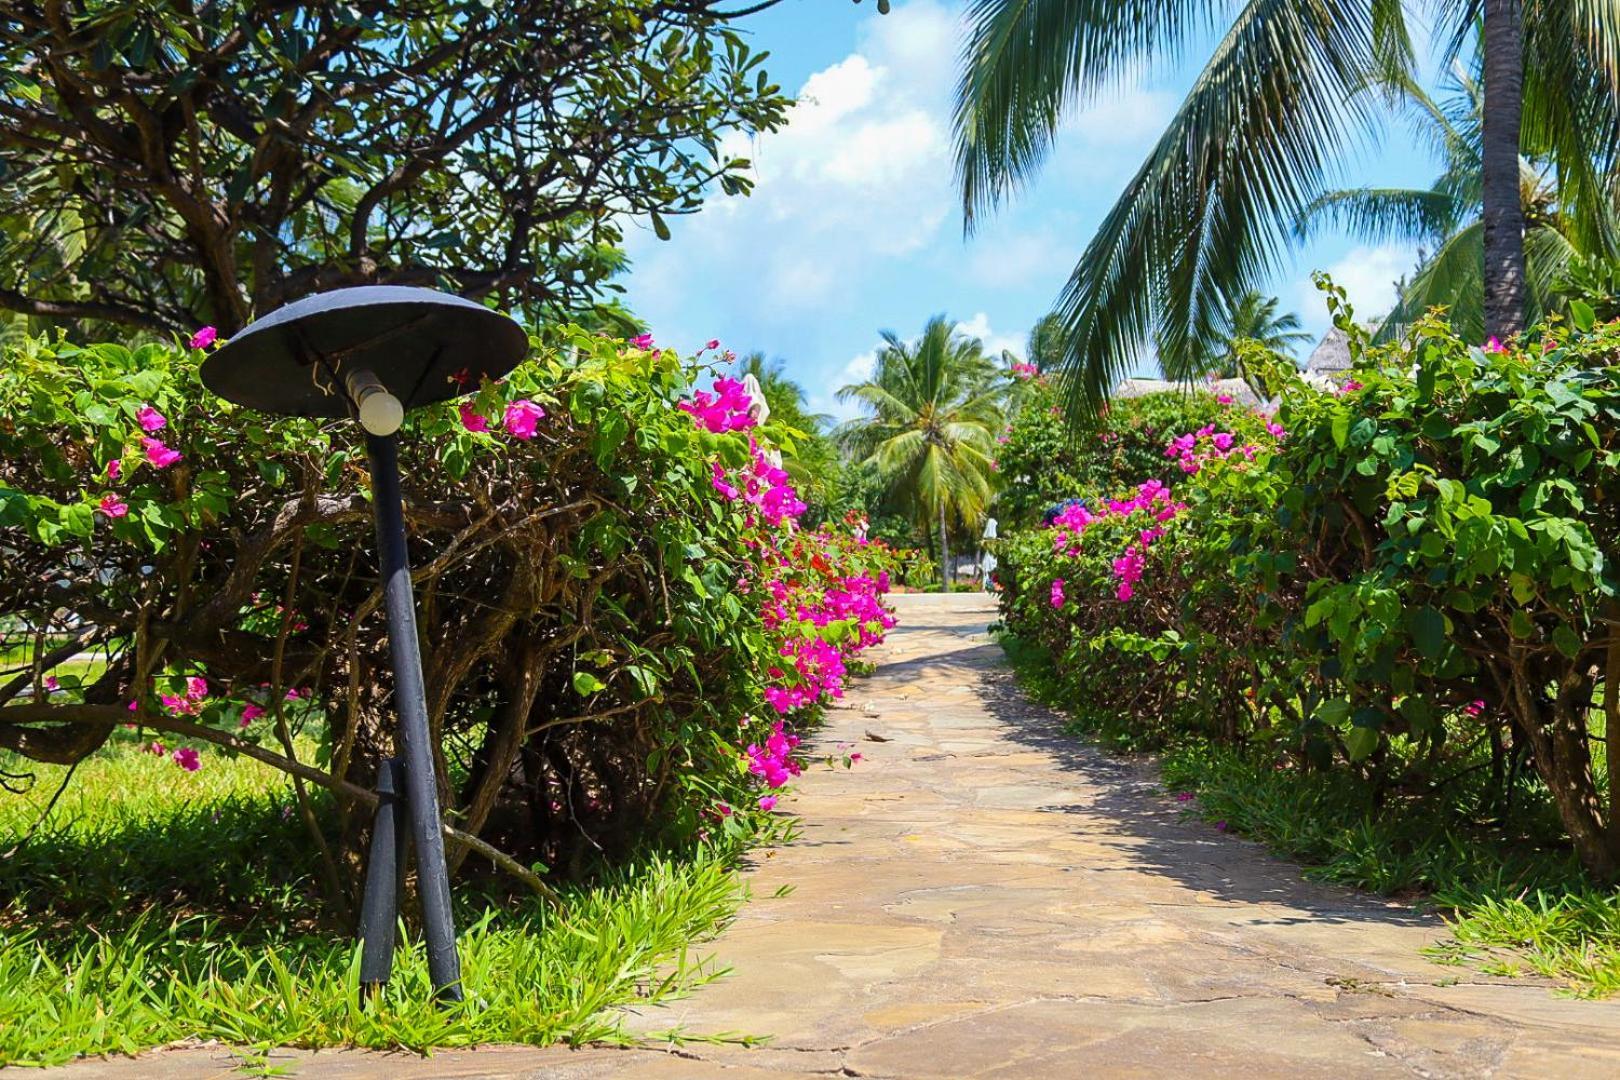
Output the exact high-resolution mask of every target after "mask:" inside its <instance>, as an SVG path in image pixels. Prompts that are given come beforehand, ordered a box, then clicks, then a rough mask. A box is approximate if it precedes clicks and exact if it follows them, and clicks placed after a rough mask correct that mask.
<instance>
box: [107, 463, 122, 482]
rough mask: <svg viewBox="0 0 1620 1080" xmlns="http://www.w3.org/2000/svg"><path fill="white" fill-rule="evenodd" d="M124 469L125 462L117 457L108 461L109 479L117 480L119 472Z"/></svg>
mask: <svg viewBox="0 0 1620 1080" xmlns="http://www.w3.org/2000/svg"><path fill="white" fill-rule="evenodd" d="M123 471H124V463H123V462H122V461H120V460H118V459H117V458H113V459H112V460H111V461H109V462H107V479H108V480H117V479H118V474H119V473H121V472H123Z"/></svg>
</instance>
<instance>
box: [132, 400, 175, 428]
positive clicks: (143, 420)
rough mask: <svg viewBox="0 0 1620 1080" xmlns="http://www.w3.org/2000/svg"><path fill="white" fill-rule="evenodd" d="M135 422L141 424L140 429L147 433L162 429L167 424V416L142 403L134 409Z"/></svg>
mask: <svg viewBox="0 0 1620 1080" xmlns="http://www.w3.org/2000/svg"><path fill="white" fill-rule="evenodd" d="M135 422H136V423H137V424H139V425H141V430H142V431H144V432H146V433H147V434H148V435H150V434H151V433H152V432H154V431H162V430H163V429H164V428H166V427H168V426H169V419H168V417H166V416H164V415H163V414H162V413H160V412H158V411H157V410H156V409H154V408H152V406H150V405H142V406H141V407H140V408H139V409H138V410H136V412H135Z"/></svg>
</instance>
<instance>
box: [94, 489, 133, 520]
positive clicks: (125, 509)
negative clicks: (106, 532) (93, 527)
mask: <svg viewBox="0 0 1620 1080" xmlns="http://www.w3.org/2000/svg"><path fill="white" fill-rule="evenodd" d="M98 509H100V511H101V512H102V513H103V514H106V515H107V516H108V517H110V518H121V517H123V516H124V515H125V514H127V513H129V504H128V503H126V502H121V501H120V500H119V498H118V496H116V495H114V494H113V493H112V492H110V491H109V492H107V494H105V495H103V496H102V497H101V503H100V505H99V507H98Z"/></svg>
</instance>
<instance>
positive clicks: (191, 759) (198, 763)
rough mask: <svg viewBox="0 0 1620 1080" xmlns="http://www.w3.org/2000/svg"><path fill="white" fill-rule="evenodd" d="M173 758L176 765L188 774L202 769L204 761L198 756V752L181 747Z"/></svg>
mask: <svg viewBox="0 0 1620 1080" xmlns="http://www.w3.org/2000/svg"><path fill="white" fill-rule="evenodd" d="M173 757H174V763H175V764H176V765H178V766H180V767H181V768H182V769H184V770H186V772H196V771H197V770H198V769H200V768H202V759H201V758H200V757H198V756H197V751H195V750H193V749H192V748H191V747H189V746H182V747H180V748H179V749H178V750H176V751H175V752H174V755H173Z"/></svg>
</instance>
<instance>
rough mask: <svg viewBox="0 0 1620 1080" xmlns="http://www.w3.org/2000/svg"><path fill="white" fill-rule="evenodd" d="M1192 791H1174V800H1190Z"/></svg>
mask: <svg viewBox="0 0 1620 1080" xmlns="http://www.w3.org/2000/svg"><path fill="white" fill-rule="evenodd" d="M1192 798H1193V793H1192V792H1190V791H1178V792H1176V802H1192Z"/></svg>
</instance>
